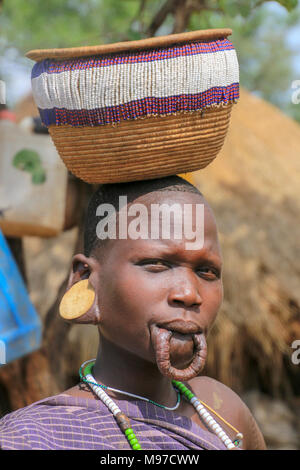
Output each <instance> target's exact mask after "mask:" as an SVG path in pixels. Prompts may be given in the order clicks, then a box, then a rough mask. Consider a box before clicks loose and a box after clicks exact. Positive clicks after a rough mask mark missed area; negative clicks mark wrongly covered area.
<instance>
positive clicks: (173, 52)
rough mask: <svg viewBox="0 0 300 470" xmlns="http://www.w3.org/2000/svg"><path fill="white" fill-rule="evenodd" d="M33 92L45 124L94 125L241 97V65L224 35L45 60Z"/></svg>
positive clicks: (37, 70)
mask: <svg viewBox="0 0 300 470" xmlns="http://www.w3.org/2000/svg"><path fill="white" fill-rule="evenodd" d="M32 91H33V95H34V99H35V102H36V104H37V106H38V108H39V111H40V115H41V119H42V121H43V123H44V124H45V125H47V126H49V125H51V124H56V125H71V126H96V125H102V124H109V123H115V122H119V121H121V120H128V119H137V118H142V117H145V116H150V115H167V114H172V113H176V112H180V111H188V112H191V111H196V110H199V109H202V108H205V107H208V106H213V105H221V104H227V103H229V102H233V101H235V100H237V99H238V97H239V68H238V61H237V56H236V52H235V49H234V47H233V45H232V43H231V42H230V41H229V40H228V39H219V40H215V41H209V42H193V43H188V44H183V45H175V46H174V45H173V46H169V47H164V48H158V49H151V50H141V51H130V52H122V53H114V54H105V55H97V56H90V57H79V58H73V59H66V60H59V61H58V60H50V59H46V60H43V61H41V62H38V63H36V64H35V66H34V67H33V69H32Z"/></svg>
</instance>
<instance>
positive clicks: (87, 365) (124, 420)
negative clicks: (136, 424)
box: [79, 359, 243, 450]
mask: <svg viewBox="0 0 300 470" xmlns="http://www.w3.org/2000/svg"><path fill="white" fill-rule="evenodd" d="M94 364H95V359H91V360H89V361H85V362H84V363H83V364H82V365H81V366H80V369H79V377H80V379H81V380H82V381H83V382H84V383H87V384H88V385H89V387H90V388H91V389H92V390H93V391H94V393H95V394H96V395H97V396H98V398H100V400H101V401H102V402H103V403H104V404H105V405H106V406H107V408H108V409H109V410H110V411H111V412H112V414H113V415H114V417H115V419H116V421H117V423H118V425H119V427H120V429H121V431H122V432H123V433H124V435H125V436H126V438H127V440H128V442H129V444H130V446H131V448H132V449H133V450H142V447H141V445H140V443H139V441H138V439H137V437H136V435H135V434H134V432H133V430H132V428H131V425H130V420H129V418H128V417H127V416H126V415H125V413H123V412H122V411H121V410H120V408H119V407H118V406H117V405H116V403H115V402H114V401H113V400H112V399H111V398H110V397H109V396H108V395H107V393H106V392H105V390H111V391H114V392H118V393H121V394H123V395H128V396H131V397H134V398H137V399H140V400H144V401H147V402H148V403H152V404H153V405H156V406H159V407H160V408H164V409H166V410H176V409H177V408H178V406H179V404H180V394H182V395H183V396H184V398H186V399H187V400H188V401H189V402H190V403H191V405H193V407H194V408H195V409H196V411H197V413H198V414H199V416H200V418H201V419H202V420H203V421H204V422H205V424H206V425H207V426H208V427H209V428H210V429H211V431H212V432H213V433H214V434H216V436H218V437H219V438H220V439H221V441H222V442H223V443H224V445H225V446H226V447H227V449H228V450H232V449H234V448H235V447H241V445H242V439H243V435H242V433H240V432H239V431H238V430H237V429H236V428H234V427H233V426H232V425H231V424H230V423H228V422H227V421H226V420H225V419H224V418H222V417H221V416H220V415H219V414H218V413H217V412H216V411H214V410H213V409H212V408H210V407H209V406H208V405H207V404H206V403H204V402H202V401H201V400H198V398H197V397H196V396H195V395H194V394H193V393H192V392H191V391H190V390H189V389H188V388H187V387H186V386H185V385H184V384H183V383H182V382H179V381H178V380H172V385H173V387H174V388H175V389H177V403H176V405H175V406H174V407H172V408H169V407H167V406H164V405H160V404H159V403H156V402H154V401H153V400H150V399H149V398H144V397H140V396H139V395H134V394H133V393H129V392H124V391H122V390H118V389H114V388H111V387H108V386H106V385H102V384H98V383H97V382H96V380H95V378H94V377H93V375H92V369H93V366H94ZM82 370H83V372H82ZM205 408H207V409H209V410H210V411H211V412H212V413H214V414H215V415H216V416H218V418H219V419H221V420H222V421H223V422H224V423H225V424H227V426H229V427H230V428H231V429H233V430H234V431H235V432H236V433H237V434H236V436H235V439H234V441H232V440H231V439H230V438H229V437H228V436H227V434H226V433H225V432H224V431H223V429H222V428H221V426H220V425H219V424H218V423H217V422H216V420H215V419H214V418H213V417H212V416H211V415H210V414H209V412H208V411H207V410H206V409H205Z"/></svg>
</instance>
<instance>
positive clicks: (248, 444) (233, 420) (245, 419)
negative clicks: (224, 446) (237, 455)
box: [188, 376, 266, 449]
mask: <svg viewBox="0 0 300 470" xmlns="http://www.w3.org/2000/svg"><path fill="white" fill-rule="evenodd" d="M188 385H189V386H190V388H191V389H192V391H193V393H194V394H195V395H196V396H197V397H198V399H199V400H201V401H202V402H203V403H205V404H206V405H208V406H209V407H210V408H211V409H213V410H214V411H215V412H216V413H217V414H214V413H211V414H212V416H213V417H214V418H216V419H217V421H218V422H219V423H220V424H221V425H222V423H223V422H222V420H220V418H218V415H219V416H221V417H222V418H223V420H225V421H227V422H228V423H229V424H230V425H231V426H233V427H234V428H235V429H237V430H238V431H239V432H241V433H242V434H243V436H244V439H243V448H244V449H265V448H266V446H265V442H264V438H263V436H262V433H261V431H260V429H259V427H258V425H257V423H256V421H255V419H254V417H253V415H252V413H251V412H250V410H249V408H248V407H247V406H246V404H245V403H244V402H243V400H242V399H241V398H240V396H239V395H238V394H237V393H236V392H234V391H233V390H231V389H230V388H229V387H227V386H226V385H224V384H223V383H221V382H219V381H217V380H215V379H213V378H211V377H207V376H201V377H196V378H194V379H192V380H190V381H189V382H188ZM208 411H209V412H210V410H208ZM225 426H227V425H226V424H225Z"/></svg>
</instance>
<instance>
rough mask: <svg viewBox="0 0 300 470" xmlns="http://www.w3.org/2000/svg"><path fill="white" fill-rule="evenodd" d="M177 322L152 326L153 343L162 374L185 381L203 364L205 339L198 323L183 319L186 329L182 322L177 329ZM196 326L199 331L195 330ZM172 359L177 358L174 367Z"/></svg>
mask: <svg viewBox="0 0 300 470" xmlns="http://www.w3.org/2000/svg"><path fill="white" fill-rule="evenodd" d="M171 323H172V325H171ZM174 323H175V322H169V323H164V324H153V325H152V326H151V328H150V331H151V333H150V334H151V339H152V344H153V348H154V351H155V356H156V362H157V365H158V368H159V370H160V371H161V373H162V374H163V375H165V376H166V377H171V378H172V379H175V380H183V381H186V380H190V379H191V378H193V377H196V376H197V375H198V374H199V373H200V372H201V370H202V369H203V367H204V364H205V359H206V349H207V348H206V340H205V336H204V333H203V332H200V333H199V328H198V326H197V325H196V324H195V323H193V322H184V328H182V326H183V323H182V322H181V323H180V325H179V323H178V322H177V325H176V328H175V325H174ZM179 326H180V328H179ZM196 329H197V331H198V333H195V332H194V331H195V330H196ZM179 330H180V331H179ZM191 330H192V331H193V332H191ZM178 340H179V342H178ZM181 342H182V343H181ZM191 342H192V343H193V345H191ZM180 343H181V344H180ZM191 348H192V349H191ZM172 349H173V351H172ZM192 356H193V357H192ZM172 359H173V361H175V362H174V366H173V365H172V363H171V361H172ZM181 359H182V361H181ZM185 363H186V366H187V367H185ZM175 364H177V368H176V366H175ZM182 366H183V367H184V368H182Z"/></svg>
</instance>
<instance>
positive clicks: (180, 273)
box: [98, 191, 223, 368]
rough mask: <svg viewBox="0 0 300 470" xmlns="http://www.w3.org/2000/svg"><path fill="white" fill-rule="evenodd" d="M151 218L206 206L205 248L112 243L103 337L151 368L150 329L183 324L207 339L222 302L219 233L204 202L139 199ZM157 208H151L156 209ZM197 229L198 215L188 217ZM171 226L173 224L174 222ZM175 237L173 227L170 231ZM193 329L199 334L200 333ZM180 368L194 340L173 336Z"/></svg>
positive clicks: (102, 276)
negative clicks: (168, 209)
mask: <svg viewBox="0 0 300 470" xmlns="http://www.w3.org/2000/svg"><path fill="white" fill-rule="evenodd" d="M134 203H140V204H144V205H145V206H146V207H147V209H148V213H149V216H150V214H151V205H152V204H163V203H164V204H169V205H172V204H175V203H176V204H180V205H181V207H182V209H183V205H184V204H193V207H195V204H204V245H203V247H202V248H201V249H196V250H194V249H187V243H189V242H190V240H188V239H186V238H185V234H184V230H183V236H182V238H181V239H176V238H174V237H170V239H164V238H160V239H158V240H152V239H147V240H142V239H138V240H132V239H130V238H128V239H125V240H124V239H122V240H120V239H117V240H112V241H108V244H107V245H105V248H102V249H104V250H105V252H104V255H103V256H101V262H100V270H99V289H98V298H99V308H100V314H101V322H100V324H99V330H100V334H101V335H103V336H104V337H105V338H106V339H107V340H109V341H110V342H111V343H113V344H116V345H118V348H123V349H124V350H126V351H129V352H130V353H132V354H134V355H136V356H138V357H140V358H142V359H144V360H146V361H150V362H153V363H154V362H155V353H154V349H153V345H152V342H151V333H150V332H151V327H152V326H153V325H166V324H168V323H170V322H172V321H177V320H181V321H182V322H184V323H183V325H187V327H188V326H189V325H192V323H193V324H194V325H196V326H197V328H198V330H199V331H200V332H203V333H204V334H205V335H207V333H208V330H209V328H210V327H211V325H212V324H213V322H214V320H215V318H216V315H217V312H218V310H219V308H220V306H221V303H222V299H223V287H222V279H221V268H222V259H221V252H220V247H219V242H218V237H217V228H216V224H215V220H214V216H213V214H212V211H211V209H210V208H209V206H208V204H207V203H206V201H205V200H204V199H203V198H202V197H201V196H200V195H197V194H193V193H189V192H175V191H168V192H154V193H150V194H147V195H145V196H142V197H139V198H138V199H136V200H135V201H134ZM152 207H153V206H152ZM190 219H191V220H190V221H189V223H192V226H193V228H194V229H195V228H196V226H197V223H198V222H197V220H196V211H195V210H193V211H192V214H190ZM171 224H172V218H171ZM171 233H172V225H171ZM196 326H195V328H196ZM172 348H173V349H172V354H173V356H172V357H173V361H174V364H175V365H176V367H180V368H183V367H185V366H186V365H187V364H189V363H190V362H191V359H192V356H193V341H192V339H191V335H190V334H188V333H187V334H186V335H185V334H179V335H177V337H176V335H175V337H174V341H173V346H172Z"/></svg>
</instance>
